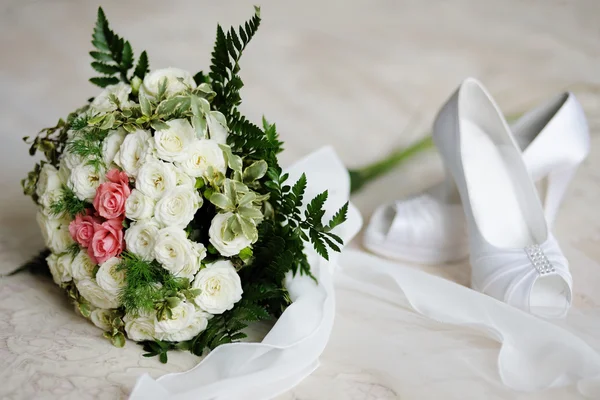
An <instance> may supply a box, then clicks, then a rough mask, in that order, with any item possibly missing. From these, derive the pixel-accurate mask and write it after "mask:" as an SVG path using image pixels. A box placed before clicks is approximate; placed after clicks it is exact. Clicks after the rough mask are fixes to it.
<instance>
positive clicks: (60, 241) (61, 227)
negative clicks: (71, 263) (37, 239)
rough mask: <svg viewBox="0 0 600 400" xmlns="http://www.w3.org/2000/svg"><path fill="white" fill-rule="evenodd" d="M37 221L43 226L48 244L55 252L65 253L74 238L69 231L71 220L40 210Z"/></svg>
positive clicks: (45, 240) (42, 229)
mask: <svg viewBox="0 0 600 400" xmlns="http://www.w3.org/2000/svg"><path fill="white" fill-rule="evenodd" d="M37 222H38V225H39V226H40V228H41V231H42V236H43V238H44V242H45V243H46V246H48V248H49V249H50V250H51V251H52V252H53V253H57V254H58V253H63V252H65V251H66V250H67V248H68V247H69V246H70V245H71V244H73V238H72V237H71V234H70V233H69V222H70V221H69V220H68V219H66V218H54V217H52V216H48V215H45V214H44V213H43V212H41V211H38V213H37Z"/></svg>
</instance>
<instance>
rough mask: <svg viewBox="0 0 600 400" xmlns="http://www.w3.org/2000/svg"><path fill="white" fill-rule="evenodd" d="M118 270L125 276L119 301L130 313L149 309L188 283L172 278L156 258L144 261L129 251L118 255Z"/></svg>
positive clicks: (138, 312)
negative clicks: (119, 260) (119, 259)
mask: <svg viewBox="0 0 600 400" xmlns="http://www.w3.org/2000/svg"><path fill="white" fill-rule="evenodd" d="M118 269H119V270H123V271H125V277H126V278H125V287H124V288H123V290H122V292H121V301H122V303H123V307H124V308H125V309H126V310H127V311H128V312H130V313H133V314H143V313H145V312H152V311H154V310H155V309H156V308H157V305H159V304H158V303H161V302H163V301H164V300H165V299H166V298H168V297H171V296H172V293H173V292H178V291H180V290H183V289H186V288H187V287H188V286H189V281H188V280H187V279H183V278H176V277H174V276H173V275H171V274H170V273H169V271H167V270H166V269H164V268H163V267H162V266H161V265H160V264H159V263H158V262H157V261H152V262H148V261H144V260H142V259H141V258H139V257H138V256H136V255H135V254H132V253H129V252H124V253H122V254H121V264H120V265H119V267H118Z"/></svg>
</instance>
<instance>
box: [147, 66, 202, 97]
mask: <svg viewBox="0 0 600 400" xmlns="http://www.w3.org/2000/svg"><path fill="white" fill-rule="evenodd" d="M178 78H181V79H182V80H183V82H180V81H179V79H178ZM164 79H166V80H167V90H166V92H165V93H166V95H167V97H169V96H172V95H174V94H176V93H179V92H182V91H184V90H185V89H186V87H187V86H189V87H191V88H192V89H194V88H195V87H196V82H194V78H193V77H192V74H190V73H189V72H187V71H184V70H182V69H179V68H163V69H157V70H155V71H152V72H150V73H149V74H146V76H145V77H144V82H143V84H142V86H141V87H140V91H142V92H144V94H145V95H146V96H148V97H149V98H151V99H152V98H155V97H156V96H157V95H158V88H159V85H160V84H161V82H162V81H163V80H164Z"/></svg>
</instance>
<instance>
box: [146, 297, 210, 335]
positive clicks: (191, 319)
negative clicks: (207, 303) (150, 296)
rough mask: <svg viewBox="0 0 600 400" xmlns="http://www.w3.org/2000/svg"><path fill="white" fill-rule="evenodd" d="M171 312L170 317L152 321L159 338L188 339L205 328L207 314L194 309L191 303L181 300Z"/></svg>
mask: <svg viewBox="0 0 600 400" xmlns="http://www.w3.org/2000/svg"><path fill="white" fill-rule="evenodd" d="M171 312H172V316H171V318H170V319H164V320H161V321H158V320H156V321H155V322H154V330H155V333H156V337H157V338H158V339H159V340H166V341H170V342H181V341H185V340H190V339H192V338H193V337H195V336H196V335H198V334H199V333H200V332H202V331H203V330H204V329H206V326H207V324H208V318H209V315H208V314H206V313H205V312H202V311H200V310H196V307H194V305H193V304H191V303H187V302H185V301H182V302H181V303H180V304H179V305H178V306H177V307H175V308H173V309H171Z"/></svg>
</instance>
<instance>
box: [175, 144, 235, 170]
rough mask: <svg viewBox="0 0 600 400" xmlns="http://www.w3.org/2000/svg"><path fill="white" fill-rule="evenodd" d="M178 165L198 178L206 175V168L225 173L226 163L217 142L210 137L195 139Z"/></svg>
mask: <svg viewBox="0 0 600 400" xmlns="http://www.w3.org/2000/svg"><path fill="white" fill-rule="evenodd" d="M179 167H180V168H181V169H182V170H183V171H184V172H185V173H186V174H188V175H190V176H193V177H196V178H199V177H208V168H209V167H212V169H213V171H214V172H220V173H222V174H225V171H226V170H227V163H226V162H225V155H224V154H223V150H221V148H220V147H219V144H218V143H217V142H216V141H214V140H210V139H200V140H195V141H194V142H193V143H192V144H191V145H190V146H188V148H187V149H186V156H185V158H184V159H182V161H181V162H180V163H179Z"/></svg>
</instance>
